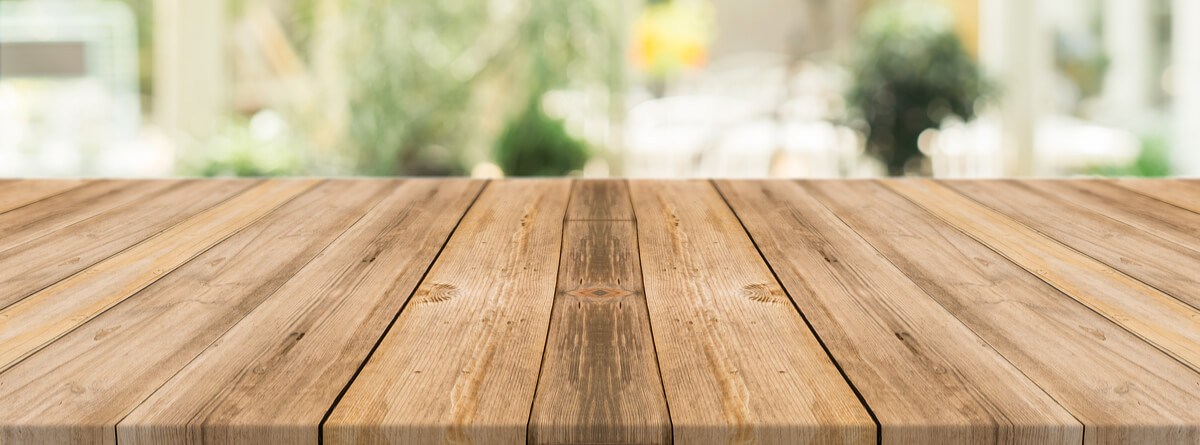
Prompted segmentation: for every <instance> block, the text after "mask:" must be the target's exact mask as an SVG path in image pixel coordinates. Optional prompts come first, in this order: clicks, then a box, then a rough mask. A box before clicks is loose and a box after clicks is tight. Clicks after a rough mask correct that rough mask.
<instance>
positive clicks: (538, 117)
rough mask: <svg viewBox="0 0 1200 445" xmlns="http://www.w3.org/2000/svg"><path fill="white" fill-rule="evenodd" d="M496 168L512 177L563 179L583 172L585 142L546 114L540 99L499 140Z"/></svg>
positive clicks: (530, 103) (512, 121)
mask: <svg viewBox="0 0 1200 445" xmlns="http://www.w3.org/2000/svg"><path fill="white" fill-rule="evenodd" d="M494 155H495V158H496V164H497V165H499V166H500V168H501V169H502V170H504V173H505V174H507V175H509V176H561V175H564V174H567V173H570V172H571V171H574V170H579V169H581V168H583V165H584V164H585V163H586V162H587V160H588V151H587V147H586V146H585V145H584V143H583V142H581V141H579V140H578V139H575V138H574V137H571V135H569V134H567V130H566V128H564V126H563V122H562V120H559V119H554V118H551V117H550V116H547V115H546V113H545V112H543V111H542V107H541V105H540V104H539V103H538V102H537V100H536V97H535V98H533V99H531V100H530V101H529V103H528V104H527V105H526V106H525V109H524V111H522V112H521V113H520V114H518V115H517V117H516V118H514V119H512V120H510V121H509V123H508V125H506V126H505V127H504V131H503V132H502V133H500V137H499V138H497V139H496V145H495V154H494Z"/></svg>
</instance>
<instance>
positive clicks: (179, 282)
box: [0, 179, 1200, 445]
mask: <svg viewBox="0 0 1200 445" xmlns="http://www.w3.org/2000/svg"><path fill="white" fill-rule="evenodd" d="M1197 308H1200V181H1196V180H1021V181H1015V180H997V181H932V180H882V181H868V180H862V181H783V180H772V181H741V180H717V181H707V180H688V181H642V180H631V181H620V180H608V181H590V180H576V181H571V180H493V181H490V182H485V181H480V180H466V179H411V180H405V179H362V180H349V179H343V180H316V179H273V180H0V443H3V444H26V443H29V444H43V443H44V444H59V443H98V444H99V443H104V444H112V443H120V444H175V443H180V444H182V443H206V444H207V443H247V444H251V443H253V444H267V443H271V444H274V443H278V444H299V443H311V444H315V443H324V444H349V443H396V444H400V443H403V444H425V443H429V444H432V443H472V444H493V443H495V444H519V443H554V444H565V443H578V444H583V443H593V444H594V443H639V444H662V443H671V442H672V441H674V443H680V444H710V443H711V444H729V443H737V444H742V443H763V444H774V443H787V444H792V443H818V444H833V443H854V444H874V443H879V442H882V443H885V444H931V443H962V444H978V443H1006V444H1008V443H1011V444H1015V443H1030V444H1033V443H1036V444H1079V443H1084V442H1086V443H1088V444H1110V443H1112V444H1116V443H1123V444H1192V445H1195V444H1198V443H1200V373H1198V372H1197V371H1198V370H1200V310H1198V309H1197Z"/></svg>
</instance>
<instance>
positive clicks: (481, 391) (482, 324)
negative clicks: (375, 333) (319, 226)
mask: <svg viewBox="0 0 1200 445" xmlns="http://www.w3.org/2000/svg"><path fill="white" fill-rule="evenodd" d="M570 188H571V184H570V182H568V181H552V180H550V181H548V180H516V181H503V182H493V183H491V184H489V185H488V187H487V188H485V190H484V191H483V193H482V194H481V195H480V197H479V199H478V200H477V201H476V203H475V204H474V205H473V206H472V207H471V209H470V210H469V211H468V212H467V215H466V216H465V217H464V218H463V221H462V222H461V223H460V224H459V227H458V229H456V231H455V233H454V235H453V236H452V237H451V238H450V241H449V243H448V244H447V245H446V247H445V250H444V251H443V252H442V254H441V256H440V257H439V258H438V260H437V261H436V262H435V263H434V265H433V268H432V269H431V270H430V271H429V274H428V275H427V277H426V278H425V280H424V281H423V282H422V283H421V286H420V287H419V288H418V289H417V292H416V293H415V294H414V295H413V297H412V298H411V301H410V302H409V303H408V305H407V306H406V307H405V308H404V310H403V312H401V314H400V316H399V318H398V319H397V320H396V322H395V324H394V325H393V326H392V327H391V329H390V330H389V331H388V333H387V335H385V336H384V338H383V340H382V342H381V343H380V345H379V347H378V349H377V350H376V351H375V352H374V354H373V355H372V356H371V358H370V359H369V360H368V361H367V364H366V366H365V367H364V368H363V369H362V371H361V373H360V374H359V375H358V377H357V378H356V379H355V380H354V382H353V383H352V384H351V385H350V387H349V390H348V391H347V392H346V394H345V395H344V397H343V398H342V399H341V400H340V401H339V402H338V404H337V406H336V407H335V408H334V410H333V412H332V413H331V415H330V416H329V418H328V420H327V421H326V423H325V425H324V432H323V436H324V443H325V444H347V443H357V444H372V443H396V444H400V443H403V444H426V443H429V444H432V443H488V444H493V443H495V444H504V443H512V444H516V443H525V442H526V428H527V426H528V422H529V413H530V408H531V406H532V403H533V395H534V389H535V386H536V384H537V378H538V369H539V368H540V365H541V358H542V352H543V350H544V346H545V340H546V332H547V328H548V325H549V321H550V320H549V319H550V311H551V306H552V303H553V300H554V288H555V275H556V272H557V270H558V260H559V249H560V248H561V244H562V225H563V219H564V217H565V212H566V206H567V198H568V195H569V193H570Z"/></svg>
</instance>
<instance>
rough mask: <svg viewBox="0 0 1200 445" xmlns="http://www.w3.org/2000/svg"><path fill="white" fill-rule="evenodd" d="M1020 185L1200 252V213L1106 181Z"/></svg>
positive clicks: (1041, 182) (1055, 181) (1057, 181)
mask: <svg viewBox="0 0 1200 445" xmlns="http://www.w3.org/2000/svg"><path fill="white" fill-rule="evenodd" d="M1022 184H1024V185H1027V186H1029V187H1032V188H1035V189H1037V190H1040V191H1042V192H1045V194H1046V195H1048V196H1053V197H1055V198H1056V199H1058V200H1060V201H1064V202H1069V203H1072V204H1075V205H1078V206H1081V207H1085V208H1087V209H1089V210H1092V211H1094V212H1096V213H1098V214H1101V215H1104V216H1107V217H1109V218H1112V219H1114V220H1117V221H1120V222H1123V223H1125V224H1129V225H1130V226H1133V227H1136V228H1137V229H1138V230H1142V231H1145V232H1147V233H1150V234H1153V235H1155V236H1158V237H1160V238H1163V239H1165V240H1167V241H1171V242H1173V243H1176V244H1179V245H1181V246H1184V247H1187V248H1190V249H1192V250H1196V251H1200V213H1195V212H1191V211H1188V210H1184V209H1181V208H1179V207H1176V206H1173V205H1171V204H1168V203H1165V202H1162V201H1160V200H1157V199H1154V198H1151V197H1149V196H1145V195H1142V194H1140V193H1137V192H1134V191H1132V190H1129V189H1126V188H1123V187H1120V186H1118V185H1116V184H1114V183H1113V182H1112V181H1105V180H1070V181H1063V180H1045V179H1042V180H1026V181H1022Z"/></svg>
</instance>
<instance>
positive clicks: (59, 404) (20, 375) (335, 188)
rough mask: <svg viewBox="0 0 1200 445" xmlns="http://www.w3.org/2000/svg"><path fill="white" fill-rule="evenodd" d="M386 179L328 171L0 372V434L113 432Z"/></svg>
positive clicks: (102, 438)
mask: <svg viewBox="0 0 1200 445" xmlns="http://www.w3.org/2000/svg"><path fill="white" fill-rule="evenodd" d="M394 184H395V183H394V182H391V181H336V180H335V181H326V182H324V183H322V184H320V185H318V186H316V187H314V188H313V189H312V190H311V191H309V192H308V193H305V194H303V195H301V196H299V197H297V198H296V199H295V200H292V201H290V202H288V203H287V204H284V205H283V206H282V207H280V208H279V209H278V210H276V211H274V212H271V213H270V214H268V215H267V216H265V217H263V218H262V219H261V220H259V221H258V222H256V223H254V224H251V225H250V226H248V227H247V228H246V229H244V230H242V231H241V232H238V233H237V234H235V235H233V236H231V237H229V238H228V239H226V240H225V241H223V242H221V243H220V244H217V245H216V246H214V247H213V248H212V249H209V250H208V251H206V252H204V253H203V254H200V256H197V257H196V258H195V259H194V260H192V261H190V262H188V263H187V264H185V265H183V266H182V267H180V268H179V269H177V270H175V271H174V272H172V273H170V274H168V275H167V276H166V277H164V278H163V279H162V280H159V281H158V282H155V283H154V284H152V285H150V286H149V287H147V288H146V289H144V290H142V291H141V292H139V293H138V294H137V295H135V296H133V297H132V298H129V299H128V300H126V301H125V302H123V303H122V304H120V305H117V306H116V307H114V308H112V309H111V310H109V311H107V312H105V313H103V314H101V315H100V316H98V317H96V318H94V319H92V320H91V321H89V322H88V323H86V324H84V325H83V326H80V327H79V328H78V329H76V330H75V331H73V332H71V333H70V334H67V335H66V336H64V337H63V338H61V339H59V340H58V341H55V342H54V343H51V344H50V345H48V346H47V347H45V348H44V349H42V350H41V351H38V352H37V353H35V354H33V355H31V356H30V357H29V358H27V359H25V360H24V361H21V362H20V363H18V364H17V365H15V366H13V367H12V368H10V369H9V370H8V371H6V372H4V373H0V400H4V401H5V403H0V425H2V426H0V443H21V444H60V443H78V444H113V443H116V440H117V435H116V433H117V430H116V425H117V422H119V421H120V420H121V419H122V418H123V417H125V416H126V415H127V414H128V413H129V412H130V411H132V410H133V409H134V408H135V407H136V406H138V404H139V403H141V402H142V401H143V400H145V399H146V398H147V397H149V396H150V394H151V393H153V392H154V391H155V390H157V389H158V388H159V387H160V386H162V384H163V383H165V382H167V381H168V379H170V378H171V377H172V376H173V375H175V374H176V372H178V371H179V370H180V369H182V368H183V367H184V366H185V365H187V363H188V362H189V361H190V360H192V359H193V358H194V357H196V356H197V355H198V354H200V353H201V351H203V350H204V349H205V348H206V347H208V346H209V345H210V344H212V343H213V342H214V341H215V340H217V338H218V337H219V336H221V334H222V333H224V332H225V331H226V330H228V329H229V328H230V327H231V326H233V325H234V324H235V323H236V322H237V321H238V320H240V319H242V317H243V316H245V315H246V314H247V313H248V312H250V311H251V310H252V309H254V308H255V307H256V306H258V305H259V303H261V302H262V301H263V300H265V299H266V298H267V297H268V296H269V295H271V294H272V293H273V292H275V291H276V289H279V287H280V286H282V285H283V284H284V282H285V281H287V280H288V279H289V278H291V277H292V276H293V275H294V274H295V273H296V272H297V271H298V270H300V269H301V268H302V267H303V266H304V265H305V264H306V263H308V262H309V261H310V260H311V259H312V258H313V257H314V256H316V255H317V254H318V253H319V252H320V251H321V250H322V249H323V248H325V247H326V246H327V245H329V243H330V242H332V241H333V240H334V239H335V238H337V237H338V236H339V235H340V234H342V233H343V232H344V231H345V230H346V229H347V228H348V227H350V226H351V225H352V224H354V222H355V221H356V220H357V219H358V218H359V217H361V216H362V215H363V214H364V213H366V212H367V211H368V210H369V209H370V208H371V206H373V205H375V203H377V202H379V200H381V199H383V198H384V197H385V196H387V194H388V193H390V191H391V188H392V187H393V185H394ZM314 209H320V211H314ZM265 333H266V332H264V334H265ZM234 381H235V380H222V381H221V382H220V383H222V384H231V383H233V382H234Z"/></svg>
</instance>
